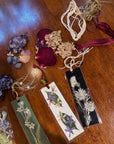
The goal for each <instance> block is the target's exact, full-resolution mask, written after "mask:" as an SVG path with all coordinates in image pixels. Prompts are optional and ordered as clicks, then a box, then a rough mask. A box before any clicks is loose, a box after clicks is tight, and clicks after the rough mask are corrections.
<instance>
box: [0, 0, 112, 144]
mask: <svg viewBox="0 0 114 144" xmlns="http://www.w3.org/2000/svg"><path fill="white" fill-rule="evenodd" d="M69 1H70V0H0V75H3V74H7V75H10V76H12V77H13V79H14V80H16V79H18V78H20V77H21V76H23V75H25V74H26V73H27V72H29V71H30V70H31V69H32V65H33V63H34V64H37V62H36V61H35V59H34V56H35V43H36V41H37V37H36V35H37V32H38V31H39V30H40V29H42V28H49V29H52V30H61V31H62V39H63V41H64V42H65V41H70V42H73V40H72V38H71V36H70V34H69V32H68V31H67V30H66V29H65V28H64V27H63V25H62V24H61V21H60V17H61V15H62V13H63V12H65V10H66V8H67V6H68V3H69ZM76 2H77V4H78V6H80V5H82V4H83V3H84V0H76ZM101 5H102V12H101V14H100V16H99V21H101V22H106V23H108V24H109V25H110V26H111V27H112V29H114V1H113V0H110V1H107V2H106V3H101ZM87 28H88V30H86V32H85V33H84V35H83V36H82V38H81V39H80V40H79V42H81V43H84V42H87V41H89V40H91V39H95V38H105V37H109V36H107V35H106V34H104V33H103V32H101V31H100V30H98V29H96V28H95V25H94V24H93V23H92V22H90V23H87ZM90 31H91V32H90ZM25 33H27V35H28V38H29V41H28V44H27V46H26V48H25V49H29V50H30V51H31V59H30V62H29V63H27V64H24V65H23V66H22V68H21V69H16V68H14V67H13V66H12V65H10V64H8V63H7V61H6V58H7V48H8V42H9V40H10V39H11V38H12V37H14V36H16V35H19V34H25ZM113 47H114V44H113V45H110V46H101V47H94V49H93V50H91V51H90V52H89V53H88V54H86V56H85V59H84V62H83V65H82V66H81V70H82V73H83V75H84V78H85V81H86V83H87V85H88V87H89V90H90V92H91V95H92V98H93V101H94V102H95V105H96V107H97V110H98V113H99V115H100V117H101V119H102V124H98V125H94V126H91V127H89V128H86V129H85V133H83V134H82V135H80V136H79V137H78V138H76V139H74V140H73V141H72V142H71V144H113V142H114V139H113V138H114V137H113V134H114V97H113V95H114V54H113V52H114V49H113ZM62 66H63V60H62V59H61V57H59V56H58V57H57V63H56V65H54V66H51V67H47V68H45V69H43V70H44V72H45V75H46V78H47V80H48V82H49V83H50V82H52V81H55V83H56V84H57V86H58V88H59V89H60V91H61V92H62V94H63V96H64V98H65V99H66V101H67V102H68V104H69V106H70V107H71V109H72V111H73V112H74V114H75V115H76V116H77V118H79V117H78V113H77V111H76V108H75V105H74V102H73V99H72V95H71V92H70V89H69V87H68V83H67V81H66V80H65V71H66V70H68V69H63V70H59V69H58V67H62ZM31 77H32V76H31ZM42 87H43V86H42V85H41V84H40V83H38V85H37V87H36V88H35V89H33V90H30V91H27V92H24V93H20V95H22V94H26V96H27V98H28V100H29V102H30V104H31V106H32V108H33V111H34V113H35V115H36V117H37V118H38V121H39V122H40V124H41V126H42V127H43V129H44V131H45V133H46V134H47V136H48V138H49V141H50V143H51V144H66V143H68V142H67V141H66V139H65V137H64V135H63V133H62V131H61V129H60V127H59V126H58V125H57V122H56V120H55V119H54V117H53V115H52V113H51V112H50V110H49V108H48V106H47V104H46V102H45V100H44V98H43V96H42V94H41V92H40V89H41V88H42ZM11 101H12V96H11V91H7V92H6V95H5V100H4V101H2V102H0V108H1V107H3V106H7V107H8V111H9V114H10V118H11V122H12V127H13V129H14V135H15V140H16V143H17V144H28V141H27V139H26V137H25V135H24V132H23V131H22V128H21V126H20V124H19V123H18V120H17V118H16V115H15V114H14V111H13V108H12V107H11Z"/></svg>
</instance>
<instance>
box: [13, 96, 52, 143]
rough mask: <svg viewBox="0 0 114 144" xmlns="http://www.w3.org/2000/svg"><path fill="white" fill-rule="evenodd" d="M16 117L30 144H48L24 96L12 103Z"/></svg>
mask: <svg viewBox="0 0 114 144" xmlns="http://www.w3.org/2000/svg"><path fill="white" fill-rule="evenodd" d="M12 106H13V109H14V111H15V113H16V116H17V118H18V120H19V122H20V124H21V126H22V128H23V130H24V132H25V134H26V136H27V138H28V141H29V143H30V144H49V141H48V138H47V136H46V135H45V133H44V131H43V129H42V127H41V126H40V124H39V122H38V120H37V118H36V116H35V114H34V112H33V110H32V108H31V106H30V104H29V102H28V100H27V98H26V96H25V95H23V96H21V97H20V98H19V101H17V100H14V101H12Z"/></svg>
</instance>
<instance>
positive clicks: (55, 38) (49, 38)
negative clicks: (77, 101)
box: [45, 30, 62, 50]
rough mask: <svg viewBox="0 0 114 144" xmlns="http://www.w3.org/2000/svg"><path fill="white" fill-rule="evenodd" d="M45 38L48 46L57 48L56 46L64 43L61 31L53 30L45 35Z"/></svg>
mask: <svg viewBox="0 0 114 144" xmlns="http://www.w3.org/2000/svg"><path fill="white" fill-rule="evenodd" d="M45 40H46V44H47V45H48V47H51V48H52V49H54V50H56V48H57V47H58V46H59V45H60V44H61V43H62V39H61V31H60V30H59V31H53V32H52V33H51V34H48V35H46V36H45Z"/></svg>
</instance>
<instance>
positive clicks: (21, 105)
mask: <svg viewBox="0 0 114 144" xmlns="http://www.w3.org/2000/svg"><path fill="white" fill-rule="evenodd" d="M17 112H19V113H20V114H21V115H22V117H23V119H24V121H25V126H26V127H27V128H28V129H29V130H30V133H31V134H32V136H33V138H34V141H35V143H36V144H38V141H37V137H36V135H35V134H34V132H33V130H34V128H35V124H34V123H33V122H31V121H30V117H31V111H30V110H29V109H28V108H27V107H24V101H20V102H18V107H17Z"/></svg>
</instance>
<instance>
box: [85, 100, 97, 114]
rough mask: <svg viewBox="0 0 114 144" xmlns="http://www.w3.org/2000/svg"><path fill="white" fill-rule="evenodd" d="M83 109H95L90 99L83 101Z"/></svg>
mask: <svg viewBox="0 0 114 144" xmlns="http://www.w3.org/2000/svg"><path fill="white" fill-rule="evenodd" d="M84 106H85V109H86V110H87V111H89V112H92V111H94V110H95V106H94V103H93V102H92V101H88V102H85V103H84Z"/></svg>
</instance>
